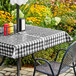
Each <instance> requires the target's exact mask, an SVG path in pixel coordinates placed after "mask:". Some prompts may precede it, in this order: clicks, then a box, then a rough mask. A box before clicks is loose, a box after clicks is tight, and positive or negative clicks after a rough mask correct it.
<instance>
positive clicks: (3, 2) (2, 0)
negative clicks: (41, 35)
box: [0, 0, 16, 12]
mask: <svg viewBox="0 0 76 76" xmlns="http://www.w3.org/2000/svg"><path fill="white" fill-rule="evenodd" d="M15 8H16V5H13V6H12V5H11V4H10V0H0V10H3V11H7V12H11V11H12V10H14V9H15Z"/></svg>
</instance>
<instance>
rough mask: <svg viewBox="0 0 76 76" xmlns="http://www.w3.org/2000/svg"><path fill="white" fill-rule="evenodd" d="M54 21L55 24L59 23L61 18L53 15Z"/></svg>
mask: <svg viewBox="0 0 76 76" xmlns="http://www.w3.org/2000/svg"><path fill="white" fill-rule="evenodd" d="M55 21H56V23H55V24H56V25H58V24H59V23H60V21H61V18H60V17H55Z"/></svg>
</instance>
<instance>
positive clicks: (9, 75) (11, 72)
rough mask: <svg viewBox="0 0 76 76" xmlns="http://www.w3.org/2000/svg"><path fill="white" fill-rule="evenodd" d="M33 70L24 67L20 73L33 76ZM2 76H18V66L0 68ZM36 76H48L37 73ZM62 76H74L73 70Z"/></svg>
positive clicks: (23, 75)
mask: <svg viewBox="0 0 76 76" xmlns="http://www.w3.org/2000/svg"><path fill="white" fill-rule="evenodd" d="M33 70H34V69H33V68H28V67H22V68H21V71H20V76H33ZM0 76H17V71H16V66H0ZM35 76H47V75H45V74H41V73H39V72H36V75H35ZM60 76H74V73H73V70H72V69H69V70H68V71H66V72H65V73H63V74H61V75H60Z"/></svg>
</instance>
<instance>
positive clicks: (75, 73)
mask: <svg viewBox="0 0 76 76" xmlns="http://www.w3.org/2000/svg"><path fill="white" fill-rule="evenodd" d="M73 71H74V75H75V76H76V72H75V67H73Z"/></svg>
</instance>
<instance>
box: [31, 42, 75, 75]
mask: <svg viewBox="0 0 76 76" xmlns="http://www.w3.org/2000/svg"><path fill="white" fill-rule="evenodd" d="M62 50H63V51H65V53H64V55H63V58H62V60H61V63H59V62H57V61H56V60H57V57H58V54H59V52H60V51H62ZM32 57H33V59H34V61H35V64H34V73H33V76H35V72H36V71H38V72H41V73H44V74H46V75H48V76H58V75H60V74H61V73H64V72H65V71H67V70H68V69H70V68H73V70H74V75H75V76H76V72H75V66H76V64H75V61H76V41H75V42H73V43H72V44H71V45H70V46H69V48H68V49H67V50H65V49H60V50H59V51H58V52H57V55H56V58H55V60H54V61H51V62H49V61H47V60H46V59H40V58H36V59H35V57H34V55H33V54H32ZM38 60H41V61H44V62H45V63H44V64H40V63H39V62H38ZM36 64H39V65H36Z"/></svg>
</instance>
